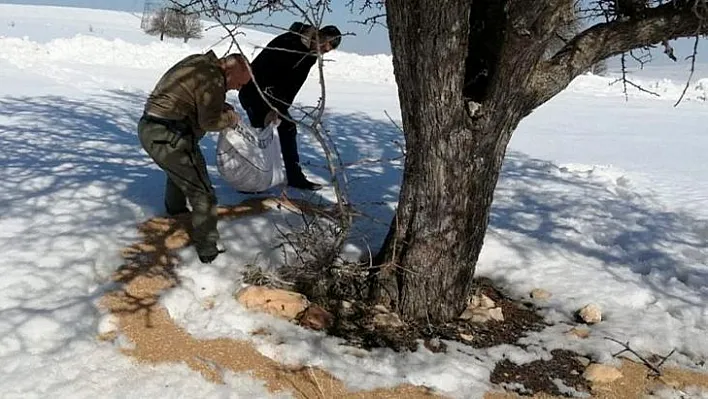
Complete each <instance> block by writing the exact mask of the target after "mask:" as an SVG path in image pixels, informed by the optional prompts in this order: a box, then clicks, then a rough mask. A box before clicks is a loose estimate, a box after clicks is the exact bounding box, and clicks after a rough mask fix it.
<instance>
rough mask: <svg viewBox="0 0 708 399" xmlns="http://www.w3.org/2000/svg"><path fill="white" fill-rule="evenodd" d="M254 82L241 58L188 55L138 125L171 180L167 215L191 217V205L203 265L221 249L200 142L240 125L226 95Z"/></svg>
mask: <svg viewBox="0 0 708 399" xmlns="http://www.w3.org/2000/svg"><path fill="white" fill-rule="evenodd" d="M249 79H250V74H249V72H248V61H247V60H246V59H245V58H244V57H243V56H241V55H238V54H230V55H228V56H226V57H223V58H218V57H217V56H216V55H215V54H214V52H213V51H209V52H208V53H206V54H193V55H190V56H187V57H186V58H184V59H182V60H181V61H179V62H178V63H177V64H175V65H174V66H173V67H172V68H170V69H169V70H168V71H167V72H166V73H165V74H164V75H163V76H162V78H160V80H159V81H158V82H157V85H156V86H155V88H154V89H153V91H152V92H151V94H150V96H149V97H148V99H147V101H146V103H145V107H144V113H143V116H142V118H140V121H139V123H138V136H139V138H140V143H141V145H142V147H143V148H144V149H145V151H146V152H147V153H148V154H149V155H150V157H151V158H152V159H153V160H154V161H155V163H156V164H157V165H158V166H159V167H160V168H161V169H162V170H164V171H165V173H166V175H167V181H166V184H165V199H164V200H165V208H166V210H167V213H168V214H170V215H177V214H180V213H185V212H188V211H189V210H188V208H187V200H189V204H190V205H191V207H192V214H191V222H192V232H191V237H192V241H193V243H194V245H195V248H196V251H197V255H198V256H199V259H200V260H201V261H202V262H203V263H210V262H212V261H213V260H214V259H215V258H216V257H217V255H218V254H219V252H220V250H219V249H218V248H217V241H218V239H219V233H218V231H217V229H216V224H217V213H216V204H217V199H216V194H215V192H214V188H213V187H212V184H211V181H210V180H209V174H208V173H207V169H206V162H205V161H204V156H203V155H202V152H201V150H200V148H199V140H200V139H201V138H202V137H204V135H205V133H206V132H207V131H220V130H222V129H224V128H226V127H231V126H235V125H236V124H237V123H238V122H239V116H238V114H237V113H236V112H235V111H234V109H233V107H232V106H231V105H229V104H228V103H226V92H227V91H229V90H238V89H240V88H241V87H242V86H243V85H244V84H245V83H246V82H248V80H249Z"/></svg>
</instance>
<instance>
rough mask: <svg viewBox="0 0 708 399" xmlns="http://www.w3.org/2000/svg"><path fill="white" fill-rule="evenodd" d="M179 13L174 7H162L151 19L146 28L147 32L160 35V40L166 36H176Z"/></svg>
mask: <svg viewBox="0 0 708 399" xmlns="http://www.w3.org/2000/svg"><path fill="white" fill-rule="evenodd" d="M177 19H178V14H177V12H176V11H175V10H174V9H172V8H160V9H158V10H157V11H156V12H155V14H154V15H153V16H151V17H150V20H149V22H148V24H147V27H146V28H145V33H147V34H148V35H153V36H158V35H159V36H160V41H162V40H164V39H165V36H168V37H175V36H176V34H175V32H176V29H175V27H176V25H177Z"/></svg>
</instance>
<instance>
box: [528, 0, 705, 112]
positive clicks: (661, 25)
mask: <svg viewBox="0 0 708 399" xmlns="http://www.w3.org/2000/svg"><path fill="white" fill-rule="evenodd" d="M695 2H696V0H673V1H671V2H668V3H665V4H663V5H660V6H657V7H654V8H648V9H646V11H645V13H644V15H643V17H642V18H640V19H629V20H622V21H621V20H616V21H611V22H606V23H600V24H597V25H594V26H593V27H591V28H588V29H586V30H585V31H583V32H581V33H580V34H578V35H577V36H576V37H575V38H573V39H572V40H571V41H570V42H568V44H567V45H566V46H564V47H563V48H562V49H561V50H560V51H558V53H556V54H555V55H554V56H553V57H551V58H550V59H549V60H547V61H544V62H541V63H540V64H539V65H538V67H537V68H536V70H535V72H534V73H533V74H532V76H531V79H530V85H529V90H530V94H532V95H533V96H534V102H535V106H538V105H541V104H543V103H544V102H546V101H548V100H549V99H550V98H551V97H553V96H555V95H556V94H558V93H559V92H560V91H561V90H563V89H564V88H565V87H566V86H567V85H568V84H569V83H570V82H571V81H572V80H573V79H574V78H575V77H577V76H578V75H580V74H582V73H584V72H585V71H586V70H588V69H589V68H590V67H591V66H592V65H593V64H595V63H596V62H598V61H601V60H603V59H606V58H609V57H612V56H614V55H617V54H622V53H625V52H627V51H630V50H632V49H636V48H641V47H646V46H650V45H653V44H656V43H661V42H663V41H668V40H673V39H677V38H681V37H689V36H695V35H698V34H705V33H708V24H705V23H704V22H705V21H704V17H705V16H704V15H701V13H698V12H696V9H695V8H694V3H695Z"/></svg>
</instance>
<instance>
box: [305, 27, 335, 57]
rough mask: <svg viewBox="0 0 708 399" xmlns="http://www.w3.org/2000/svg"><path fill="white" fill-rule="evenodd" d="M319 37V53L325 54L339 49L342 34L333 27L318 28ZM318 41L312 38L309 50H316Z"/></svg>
mask: <svg viewBox="0 0 708 399" xmlns="http://www.w3.org/2000/svg"><path fill="white" fill-rule="evenodd" d="M317 36H318V37H319V52H320V53H327V52H329V51H332V50H334V49H336V48H337V47H339V44H340V43H341V42H342V32H340V31H339V29H337V27H336V26H334V25H327V26H324V27H322V28H320V30H319V32H318V35H317ZM317 42H318V40H316V39H315V37H314V36H313V37H312V41H311V42H310V48H311V49H312V50H317V45H318V43H317Z"/></svg>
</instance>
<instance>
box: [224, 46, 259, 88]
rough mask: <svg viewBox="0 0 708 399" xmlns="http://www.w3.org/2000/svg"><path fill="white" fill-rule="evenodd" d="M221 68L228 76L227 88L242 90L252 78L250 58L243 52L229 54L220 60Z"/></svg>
mask: <svg viewBox="0 0 708 399" xmlns="http://www.w3.org/2000/svg"><path fill="white" fill-rule="evenodd" d="M220 61H221V62H220V66H221V69H223V70H224V76H226V89H227V90H240V89H241V87H243V85H245V84H246V83H248V81H249V80H251V74H250V73H249V72H248V60H247V59H246V57H244V56H243V55H241V54H229V55H227V56H226V57H224V58H222V59H221V60H220Z"/></svg>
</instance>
